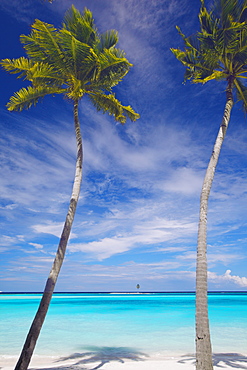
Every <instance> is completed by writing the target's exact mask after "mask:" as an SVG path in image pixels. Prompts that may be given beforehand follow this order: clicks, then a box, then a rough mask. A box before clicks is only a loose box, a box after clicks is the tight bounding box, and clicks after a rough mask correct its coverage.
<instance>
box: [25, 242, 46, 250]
mask: <svg viewBox="0 0 247 370" xmlns="http://www.w3.org/2000/svg"><path fill="white" fill-rule="evenodd" d="M28 244H29V245H32V246H33V247H34V248H35V249H42V248H43V245H42V244H38V243H28Z"/></svg>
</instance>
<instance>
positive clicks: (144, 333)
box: [0, 292, 247, 356]
mask: <svg viewBox="0 0 247 370" xmlns="http://www.w3.org/2000/svg"><path fill="white" fill-rule="evenodd" d="M40 298H41V295H40V294H0V320H1V334H2V335H1V342H0V354H1V355H18V353H19V352H20V350H21V348H22V345H23V342H24V340H25V337H26V334H27V331H28V329H29V326H30V324H31V322H32V319H33V316H34V314H35V312H36V309H37V306H38V304H39V301H40ZM209 315H210V326H211V337H212V343H213V351H214V352H216V353H219V352H225V353H226V352H227V353H234V352H237V353H246V351H247V334H246V333H247V292H245V293H240V292H235V293H211V294H209ZM194 316H195V295H194V293H150V294H102V293H87V294H85V293H83V294H82V293H63V294H62V293H59V294H58V293H57V294H54V295H53V298H52V302H51V305H50V309H49V312H48V315H47V318H46V321H45V324H44V326H43V328H42V332H41V335H40V338H39V340H38V343H37V346H36V350H35V354H36V355H48V356H55V355H56V356H57V355H58V356H59V355H69V354H72V353H75V352H79V353H80V352H83V351H87V350H92V348H98V349H99V348H101V349H102V348H108V349H109V348H111V349H112V350H113V351H114V350H115V351H118V349H119V348H120V349H121V350H123V348H128V349H132V350H133V351H134V350H136V351H139V352H142V353H145V354H148V355H152V356H153V355H155V356H159V355H160V356H161V355H168V354H169V355H171V354H174V355H175V354H187V353H193V352H194Z"/></svg>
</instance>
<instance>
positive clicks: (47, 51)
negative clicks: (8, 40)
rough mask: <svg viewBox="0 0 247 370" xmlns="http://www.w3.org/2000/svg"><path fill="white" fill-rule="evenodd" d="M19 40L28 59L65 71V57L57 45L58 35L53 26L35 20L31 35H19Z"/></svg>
mask: <svg viewBox="0 0 247 370" xmlns="http://www.w3.org/2000/svg"><path fill="white" fill-rule="evenodd" d="M20 40H21V42H22V44H24V49H25V50H26V53H27V55H28V56H29V58H31V59H34V60H35V61H42V62H49V64H51V65H53V66H54V67H56V68H57V69H60V70H66V55H64V53H63V51H62V49H61V46H60V44H59V41H60V33H59V31H58V30H57V29H56V28H55V27H54V26H53V25H51V24H48V23H45V22H42V21H40V20H38V19H36V21H35V22H34V24H33V25H32V32H31V34H30V35H29V36H25V35H21V36H20Z"/></svg>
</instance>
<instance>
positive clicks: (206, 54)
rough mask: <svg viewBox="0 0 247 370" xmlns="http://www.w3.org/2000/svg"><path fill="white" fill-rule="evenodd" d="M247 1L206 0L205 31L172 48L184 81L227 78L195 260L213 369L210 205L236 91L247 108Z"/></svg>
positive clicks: (200, 369)
mask: <svg viewBox="0 0 247 370" xmlns="http://www.w3.org/2000/svg"><path fill="white" fill-rule="evenodd" d="M246 19H247V1H246V0H216V1H215V2H214V5H213V8H212V10H211V11H210V12H209V11H208V10H207V9H206V7H205V4H204V0H201V9H200V13H199V21H200V32H198V33H197V34H195V35H192V36H190V37H185V35H183V34H182V32H181V30H180V29H179V27H177V29H178V31H179V33H180V35H181V37H182V38H183V41H184V45H185V50H184V51H182V50H180V49H171V50H172V52H173V53H174V55H175V56H176V58H177V59H178V60H179V61H180V62H182V64H183V65H184V66H185V67H186V72H185V80H191V81H192V82H193V83H202V84H204V83H206V82H208V81H210V80H223V81H225V82H226V104H225V108H224V113H223V118H222V122H221V125H220V128H219V132H218V135H217V138H216V141H215V144H214V148H213V152H212V155H211V158H210V161H209V164H208V167H207V170H206V174H205V177H204V181H203V185H202V191H201V198H200V216H199V225H198V244H197V265H196V368H197V370H211V369H213V364H212V348H211V340H210V331H209V320H208V302H207V256H206V254H207V210H208V199H209V195H210V190H211V187H212V182H213V179H214V174H215V169H216V166H217V163H218V159H219V155H220V151H221V147H222V144H223V141H224V138H225V135H226V132H227V128H228V124H229V121H230V114H231V110H232V107H233V103H234V92H236V96H237V99H238V100H242V102H243V105H244V108H245V109H246V108H247V89H246V87H245V86H244V84H243V83H242V82H241V81H242V79H245V78H247V23H246Z"/></svg>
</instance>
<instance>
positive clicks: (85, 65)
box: [60, 29, 100, 81]
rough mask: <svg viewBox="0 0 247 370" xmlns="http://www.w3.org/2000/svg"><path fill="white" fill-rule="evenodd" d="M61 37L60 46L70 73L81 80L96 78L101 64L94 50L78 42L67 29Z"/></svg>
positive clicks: (62, 31)
mask: <svg viewBox="0 0 247 370" xmlns="http://www.w3.org/2000/svg"><path fill="white" fill-rule="evenodd" d="M60 35H61V39H60V46H61V48H62V50H63V53H64V54H65V55H66V62H65V63H66V66H67V69H68V71H69V72H70V73H71V74H73V75H74V76H75V77H76V78H78V79H80V80H84V81H87V80H88V79H90V77H91V78H92V76H93V78H96V76H97V75H98V73H99V71H100V62H99V60H98V56H97V55H96V54H95V52H94V50H93V48H91V47H90V46H89V45H87V44H84V43H82V42H80V41H79V40H77V39H76V38H75V37H74V36H73V35H72V34H71V32H69V31H68V30H66V29H62V30H61V31H60ZM89 75H90V77H89Z"/></svg>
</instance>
